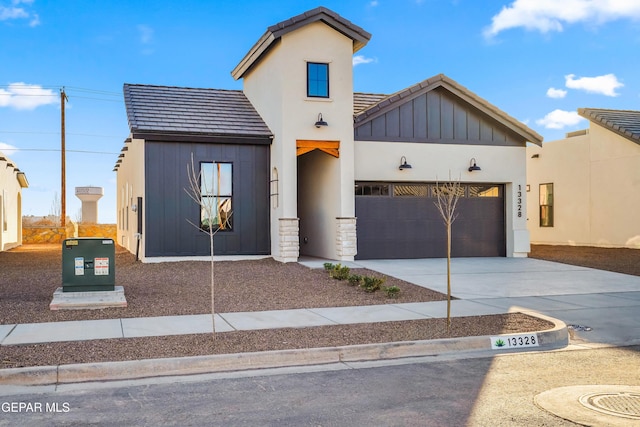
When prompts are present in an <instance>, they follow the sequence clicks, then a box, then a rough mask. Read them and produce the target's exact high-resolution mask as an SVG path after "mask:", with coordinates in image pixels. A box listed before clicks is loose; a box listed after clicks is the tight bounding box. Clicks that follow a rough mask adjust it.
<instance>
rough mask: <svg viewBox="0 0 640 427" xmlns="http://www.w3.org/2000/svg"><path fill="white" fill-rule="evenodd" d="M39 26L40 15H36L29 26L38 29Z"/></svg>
mask: <svg viewBox="0 0 640 427" xmlns="http://www.w3.org/2000/svg"><path fill="white" fill-rule="evenodd" d="M38 25H40V15H38V14H37V13H34V14H33V15H32V17H31V21H29V26H30V27H37V26H38Z"/></svg>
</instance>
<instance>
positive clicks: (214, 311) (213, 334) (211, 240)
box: [209, 234, 216, 343]
mask: <svg viewBox="0 0 640 427" xmlns="http://www.w3.org/2000/svg"><path fill="white" fill-rule="evenodd" d="M209 244H210V246H211V326H212V328H213V329H212V331H213V333H212V335H211V336H212V337H213V338H212V339H213V342H214V343H215V340H216V315H215V313H216V310H215V308H214V307H215V306H214V303H213V302H214V298H213V296H214V293H213V290H214V286H213V277H214V276H213V265H214V263H213V234H210V235H209Z"/></svg>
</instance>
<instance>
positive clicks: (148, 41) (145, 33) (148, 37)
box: [138, 24, 154, 55]
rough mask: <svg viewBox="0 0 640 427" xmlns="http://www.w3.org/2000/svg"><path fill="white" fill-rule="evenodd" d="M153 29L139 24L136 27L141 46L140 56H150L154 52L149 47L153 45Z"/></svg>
mask: <svg viewBox="0 0 640 427" xmlns="http://www.w3.org/2000/svg"><path fill="white" fill-rule="evenodd" d="M153 33H154V31H153V28H151V27H150V26H148V25H144V24H140V25H138V34H139V35H140V44H142V46H143V49H142V51H141V52H142V54H143V55H151V54H153V52H154V50H153V48H152V47H151V45H152V44H153Z"/></svg>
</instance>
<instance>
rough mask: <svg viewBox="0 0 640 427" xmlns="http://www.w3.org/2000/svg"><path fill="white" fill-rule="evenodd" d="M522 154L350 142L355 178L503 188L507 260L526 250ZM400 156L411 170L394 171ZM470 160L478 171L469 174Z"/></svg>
mask: <svg viewBox="0 0 640 427" xmlns="http://www.w3.org/2000/svg"><path fill="white" fill-rule="evenodd" d="M525 155H526V150H525V148H524V147H498V146H485V145H458V144H419V143H399V142H393V143H389V142H377V141H356V142H355V158H356V162H355V180H356V181H421V182H435V181H448V180H449V176H451V179H452V180H460V181H461V182H465V183H474V182H478V183H501V184H505V227H506V240H507V248H506V249H507V256H510V257H525V256H527V253H528V252H529V250H530V247H529V233H528V231H527V222H526V212H527V208H526V197H524V195H525V187H526V160H525ZM402 156H405V157H406V159H407V163H409V164H410V165H411V166H412V168H411V169H405V170H399V169H398V166H399V165H400V158H401V157H402ZM472 158H475V159H476V162H477V165H478V166H480V168H481V169H482V170H481V171H473V172H469V170H468V169H469V163H470V160H471V159H472ZM519 191H520V192H521V195H522V196H523V197H518V192H519ZM518 199H520V200H519V202H520V203H518ZM518 212H521V216H519V215H518Z"/></svg>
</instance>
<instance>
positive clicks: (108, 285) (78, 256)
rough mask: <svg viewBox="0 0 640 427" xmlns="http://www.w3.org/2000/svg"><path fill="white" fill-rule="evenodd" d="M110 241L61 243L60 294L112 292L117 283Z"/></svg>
mask: <svg viewBox="0 0 640 427" xmlns="http://www.w3.org/2000/svg"><path fill="white" fill-rule="evenodd" d="M115 257H116V249H115V244H114V242H113V239H106V238H101V237H95V238H93V237H92V238H75V239H66V240H64V241H63V242H62V292H86V291H113V290H114V288H115V283H116V262H115Z"/></svg>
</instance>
